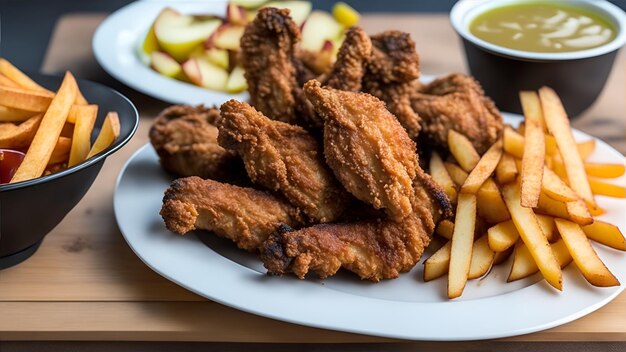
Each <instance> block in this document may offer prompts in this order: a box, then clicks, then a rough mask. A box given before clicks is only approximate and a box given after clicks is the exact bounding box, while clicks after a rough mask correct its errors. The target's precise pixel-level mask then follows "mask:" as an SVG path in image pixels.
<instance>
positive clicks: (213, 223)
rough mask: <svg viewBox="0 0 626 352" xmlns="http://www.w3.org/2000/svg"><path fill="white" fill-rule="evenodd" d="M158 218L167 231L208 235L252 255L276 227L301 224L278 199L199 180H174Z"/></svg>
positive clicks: (296, 214) (166, 192)
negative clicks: (160, 217)
mask: <svg viewBox="0 0 626 352" xmlns="http://www.w3.org/2000/svg"><path fill="white" fill-rule="evenodd" d="M160 214H161V216H162V217H163V220H164V221H165V226H166V227H167V228H168V230H170V231H173V232H176V233H178V234H181V235H184V234H186V233H187V232H189V231H193V230H196V229H202V230H208V231H212V232H214V233H215V234H216V235H218V236H221V237H225V238H228V239H230V240H232V241H233V242H235V243H236V244H237V246H238V247H239V248H242V249H245V250H248V251H256V250H257V249H258V248H259V246H260V245H261V244H262V243H263V241H265V240H266V239H267V237H268V236H269V235H270V234H271V233H272V232H274V231H275V230H276V229H277V228H278V226H279V225H280V224H288V225H289V226H294V227H296V226H299V225H300V224H301V223H302V218H301V216H300V213H299V212H298V210H297V209H296V208H295V207H293V206H292V205H291V204H289V203H288V202H287V201H286V200H284V199H282V198H280V197H277V196H273V195H271V194H268V193H266V192H263V191H258V190H255V189H252V188H242V187H238V186H233V185H228V184H223V183H219V182H217V181H213V180H202V179H201V178H199V177H187V178H180V179H177V180H174V181H173V182H172V184H171V185H170V187H169V188H168V189H167V191H165V195H164V196H163V206H162V208H161V212H160Z"/></svg>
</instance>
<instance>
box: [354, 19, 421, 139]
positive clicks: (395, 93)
mask: <svg viewBox="0 0 626 352" xmlns="http://www.w3.org/2000/svg"><path fill="white" fill-rule="evenodd" d="M372 45H373V49H372V55H371V57H370V58H369V60H368V65H367V72H366V74H365V75H364V77H363V91H364V92H366V93H369V94H372V95H374V96H375V97H377V98H379V99H381V100H382V101H384V102H385V104H386V105H387V109H388V110H389V111H390V112H391V113H392V114H394V115H395V116H396V118H397V119H398V121H400V124H402V126H403V127H404V128H405V129H406V130H407V133H408V134H409V136H410V137H411V138H417V136H418V134H419V131H420V129H421V126H420V117H419V115H418V114H417V113H416V112H415V111H414V110H413V108H412V106H411V96H412V95H413V93H414V91H415V89H416V87H417V84H418V83H417V78H418V77H419V74H420V71H419V56H418V55H417V52H416V51H415V42H414V41H413V39H411V36H410V35H409V34H408V33H404V32H400V31H386V32H383V33H380V34H377V35H375V36H372Z"/></svg>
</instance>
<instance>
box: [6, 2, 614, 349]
mask: <svg viewBox="0 0 626 352" xmlns="http://www.w3.org/2000/svg"><path fill="white" fill-rule="evenodd" d="M103 18H104V17H103V15H100V14H98V15H93V14H91V15H87V14H74V15H70V16H66V17H64V18H62V20H61V21H60V22H59V24H58V26H57V28H56V31H55V33H54V35H53V38H52V41H51V43H50V46H49V50H48V55H47V57H46V60H45V64H44V66H43V70H44V71H45V72H59V71H62V70H65V69H70V70H72V71H73V72H74V73H75V75H76V76H77V77H79V78H81V77H82V78H90V79H94V77H96V78H97V77H106V75H103V74H102V71H101V69H100V68H99V66H98V65H97V63H96V62H95V60H94V58H93V55H92V53H91V36H92V34H93V32H94V30H95V28H96V27H97V25H98V24H99V23H100V22H101V21H102V19H103ZM362 24H363V26H364V27H365V29H366V30H367V31H368V32H370V33H375V32H378V31H381V30H384V29H390V28H397V29H400V30H404V31H408V32H410V33H411V34H412V35H413V37H414V38H415V40H416V42H417V46H418V51H419V53H420V57H421V66H422V71H423V72H424V73H427V74H436V75H440V74H446V73H449V72H453V71H461V72H464V71H465V66H464V62H463V60H464V59H463V53H462V51H461V46H460V43H459V41H458V39H457V37H456V35H455V34H454V32H453V30H452V28H451V27H450V25H449V22H448V19H447V16H444V15H401V14H398V15H391V14H385V15H366V16H364V18H363V22H362ZM624 62H626V60H625V53H624V51H622V52H621V53H620V55H619V57H618V63H619V64H617V65H615V67H614V70H613V73H612V75H611V77H610V80H609V82H608V85H607V87H606V89H605V91H604V93H603V95H602V96H601V97H600V99H599V100H598V102H597V103H596V104H595V105H594V107H592V108H591V109H590V110H589V111H588V112H587V113H585V114H584V115H583V116H582V117H581V118H580V119H578V120H576V121H575V122H574V126H575V127H577V128H579V129H581V130H583V131H585V132H588V133H590V134H593V135H595V136H598V137H600V138H603V139H605V140H607V142H609V143H610V144H612V145H613V146H614V147H615V148H617V149H618V150H620V151H621V152H622V153H625V152H626V140H625V137H624V135H625V133H624V131H625V128H624V126H625V123H626V122H625V120H626V118H625V116H624V115H625V114H626V113H625V111H626V109H625V98H626V71H625V70H624V68H625V66H624ZM16 64H18V65H19V63H16ZM107 79H109V80H110V78H107ZM123 91H124V92H125V93H127V94H128V95H129V97H130V98H131V100H133V102H134V103H135V105H136V106H137V108H138V110H139V111H140V115H141V119H140V126H139V129H138V131H137V134H136V136H135V138H134V139H133V140H132V141H131V142H130V143H129V144H128V145H127V146H125V147H124V148H123V149H122V150H121V151H119V152H118V153H117V154H115V155H113V156H112V157H110V158H109V159H108V160H107V161H106V163H105V165H104V168H103V170H102V171H101V173H100V175H99V176H98V178H97V180H96V182H95V183H94V185H93V186H92V187H91V189H90V190H89V192H88V193H87V195H86V196H85V198H84V199H83V200H82V201H81V202H80V203H79V204H78V205H77V206H76V208H74V209H73V210H72V211H71V212H70V213H69V214H68V215H67V217H66V218H65V219H64V220H63V221H62V222H61V223H60V224H59V225H58V226H57V227H56V228H55V229H54V230H53V231H52V232H51V233H50V234H49V235H48V236H47V237H46V239H45V241H44V243H43V245H42V246H41V248H40V249H39V250H38V252H37V253H36V254H35V255H34V256H33V257H32V258H30V259H29V260H27V261H26V262H24V263H22V264H20V265H19V266H16V267H13V268H10V269H8V270H4V271H0V340H23V339H28V340H143V341H151V340H154V341H164V340H171V341H233V342H320V343H324V342H384V341H389V340H386V339H382V338H376V337H369V336H362V335H356V334H348V333H341V332H333V331H326V330H322V329H314V328H308V327H303V326H298V325H294V324H289V323H284V322H279V321H275V320H271V319H267V318H262V317H258V316H254V315H251V314H247V313H243V312H240V311H237V310H234V309H231V308H227V307H225V306H222V305H219V304H217V303H213V302H211V301H208V300H206V299H204V298H201V297H199V296H197V295H195V294H193V293H191V292H189V291H187V290H185V289H182V288H180V287H179V286H177V285H175V284H173V283H171V282H170V281H168V280H166V279H164V278H162V277H160V276H159V275H157V274H156V273H154V272H152V271H151V270H150V269H149V268H148V267H147V266H146V265H144V264H143V263H142V262H141V261H140V260H139V259H138V258H137V257H136V256H135V254H134V253H133V252H132V250H131V249H130V248H129V247H128V245H127V244H126V243H125V241H124V240H123V238H122V235H121V234H120V232H119V229H118V228H117V225H116V222H115V218H114V214H113V205H112V197H113V189H114V185H115V180H116V177H117V175H118V173H119V171H120V170H121V168H122V166H123V164H124V162H125V161H126V160H127V159H128V158H129V157H130V156H131V155H132V153H133V152H134V151H135V150H137V149H138V148H139V147H140V146H142V145H143V144H145V143H146V142H147V140H148V139H147V131H148V129H149V126H150V123H151V119H152V117H154V116H155V115H156V114H157V113H158V112H159V111H160V110H161V109H162V108H164V107H165V106H167V105H166V104H164V103H162V102H158V101H156V100H154V99H151V98H148V97H145V96H143V95H141V94H139V93H136V92H128V90H123ZM512 318H513V317H512ZM416 319H424V317H416ZM625 319H626V296H625V295H620V296H619V297H618V298H617V299H616V300H615V301H614V302H612V303H610V304H609V305H607V306H606V307H604V308H602V309H600V310H599V311H597V312H595V313H592V314H590V315H588V316H586V317H584V318H582V319H579V320H577V321H575V322H572V323H570V324H566V325H563V326H560V327H557V328H554V329H551V330H547V331H544V332H540V333H536V334H531V335H525V336H520V337H516V338H512V339H509V340H513V341H600V340H613V341H618V340H626V324H623V322H624V320H625Z"/></svg>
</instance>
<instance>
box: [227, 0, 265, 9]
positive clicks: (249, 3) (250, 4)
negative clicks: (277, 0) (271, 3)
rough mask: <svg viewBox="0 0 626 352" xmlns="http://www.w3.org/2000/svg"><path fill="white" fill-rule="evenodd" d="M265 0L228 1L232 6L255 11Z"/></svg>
mask: <svg viewBox="0 0 626 352" xmlns="http://www.w3.org/2000/svg"><path fill="white" fill-rule="evenodd" d="M266 2H267V0H230V3H231V4H233V5H237V6H241V7H243V8H245V9H248V10H250V9H256V8H257V7H259V6H261V5H263V4H265V3H266Z"/></svg>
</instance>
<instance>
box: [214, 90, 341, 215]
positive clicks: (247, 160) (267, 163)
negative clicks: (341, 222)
mask: <svg viewBox="0 0 626 352" xmlns="http://www.w3.org/2000/svg"><path fill="white" fill-rule="evenodd" d="M221 113H222V119H221V120H220V124H219V126H218V127H219V137H218V141H219V143H220V145H222V146H223V147H225V148H227V149H230V150H234V151H236V152H237V153H238V154H239V155H240V156H241V158H242V159H243V161H244V164H245V167H246V170H247V172H248V176H250V179H251V180H252V182H254V183H256V184H259V185H261V186H263V187H265V188H267V189H270V190H273V191H277V192H280V193H282V194H283V195H284V196H285V197H286V198H287V200H288V201H290V202H291V203H292V204H294V205H295V206H297V207H298V208H299V209H301V210H302V211H303V212H304V213H305V214H306V215H307V216H308V217H309V218H310V219H311V220H312V221H315V222H330V221H333V220H335V219H337V218H338V217H339V216H340V215H341V213H342V212H343V211H344V209H345V207H346V204H347V202H348V201H349V198H350V197H349V195H348V193H347V192H346V191H345V190H344V189H343V187H342V186H341V185H340V184H339V182H337V180H336V179H335V177H334V176H333V174H332V172H331V171H330V170H329V169H328V166H327V165H326V163H325V162H324V156H323V154H322V153H321V148H320V146H319V145H318V143H317V141H316V140H315V138H313V137H312V136H311V135H310V134H309V133H308V132H307V131H306V130H304V129H303V128H302V127H299V126H295V125H290V124H287V123H284V122H280V121H274V120H270V119H269V118H267V117H266V116H264V115H263V114H262V113H260V112H258V111H257V110H255V109H254V108H253V107H252V106H250V105H248V104H246V103H242V102H238V101H235V100H230V101H228V102H226V103H224V104H223V105H222V107H221Z"/></svg>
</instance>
